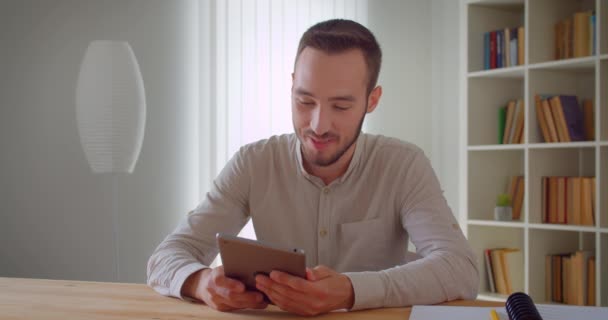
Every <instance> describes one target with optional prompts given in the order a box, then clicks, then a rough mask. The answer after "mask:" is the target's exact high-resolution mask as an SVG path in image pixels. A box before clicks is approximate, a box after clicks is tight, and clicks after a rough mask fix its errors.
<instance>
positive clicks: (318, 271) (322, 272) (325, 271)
mask: <svg viewBox="0 0 608 320" xmlns="http://www.w3.org/2000/svg"><path fill="white" fill-rule="evenodd" d="M309 271H310V276H311V277H312V279H309V280H311V281H318V280H321V279H324V278H327V277H330V276H332V275H334V274H335V273H336V272H335V271H333V270H332V269H330V268H328V267H326V266H323V265H320V266H316V267H315V268H314V269H308V268H306V275H307V276H308V274H309Z"/></svg>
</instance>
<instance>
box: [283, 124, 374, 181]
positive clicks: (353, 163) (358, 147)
mask: <svg viewBox="0 0 608 320" xmlns="http://www.w3.org/2000/svg"><path fill="white" fill-rule="evenodd" d="M294 135H295V134H294ZM295 136H296V137H295V138H296V148H295V153H296V159H297V161H298V169H299V171H300V173H301V174H302V175H303V176H304V177H305V178H306V179H308V180H311V179H314V180H318V181H321V179H320V178H319V177H316V176H314V175H312V174H310V173H308V172H307V171H306V169H304V160H303V159H302V151H301V148H302V144H301V143H300V139H299V138H298V136H297V135H295ZM364 144H365V133H363V132H361V133H360V134H359V137H358V138H357V141H356V142H355V153H354V154H353V158H352V159H351V160H350V163H349V164H348V169H346V172H344V174H343V175H342V176H341V177H339V178H338V179H336V180H335V181H334V182H332V183H331V184H336V183H340V184H341V183H343V182H344V181H345V180H346V179H347V178H348V177H349V176H350V175H351V173H352V172H353V171H354V170H355V168H356V167H357V165H358V164H359V162H360V161H361V156H362V153H363V147H364ZM311 181H312V180H311ZM318 181H317V182H318ZM313 182H314V181H313ZM321 184H323V182H322V181H321Z"/></svg>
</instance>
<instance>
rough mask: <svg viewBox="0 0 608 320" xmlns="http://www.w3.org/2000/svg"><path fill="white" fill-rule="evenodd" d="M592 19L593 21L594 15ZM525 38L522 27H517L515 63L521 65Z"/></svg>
mask: <svg viewBox="0 0 608 320" xmlns="http://www.w3.org/2000/svg"><path fill="white" fill-rule="evenodd" d="M593 17H594V20H593V21H595V16H593ZM524 39H525V32H524V27H519V28H518V29H517V63H518V64H519V65H523V64H524V63H525V51H524V48H525V47H524V46H525V45H524V43H525V41H524Z"/></svg>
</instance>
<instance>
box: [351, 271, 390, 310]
mask: <svg viewBox="0 0 608 320" xmlns="http://www.w3.org/2000/svg"><path fill="white" fill-rule="evenodd" d="M344 275H345V276H347V277H348V278H349V279H350V282H351V284H352V285H353V291H354V293H355V297H354V302H353V307H352V308H351V309H350V310H351V311H355V310H362V309H371V308H381V307H383V306H384V297H385V295H386V288H385V287H384V281H383V280H382V275H381V274H380V273H379V272H346V273H344Z"/></svg>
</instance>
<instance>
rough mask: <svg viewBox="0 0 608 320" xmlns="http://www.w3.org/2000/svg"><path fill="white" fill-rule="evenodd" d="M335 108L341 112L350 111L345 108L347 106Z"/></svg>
mask: <svg viewBox="0 0 608 320" xmlns="http://www.w3.org/2000/svg"><path fill="white" fill-rule="evenodd" d="M334 108H336V109H338V110H339V111H346V110H348V109H349V107H345V106H334Z"/></svg>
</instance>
